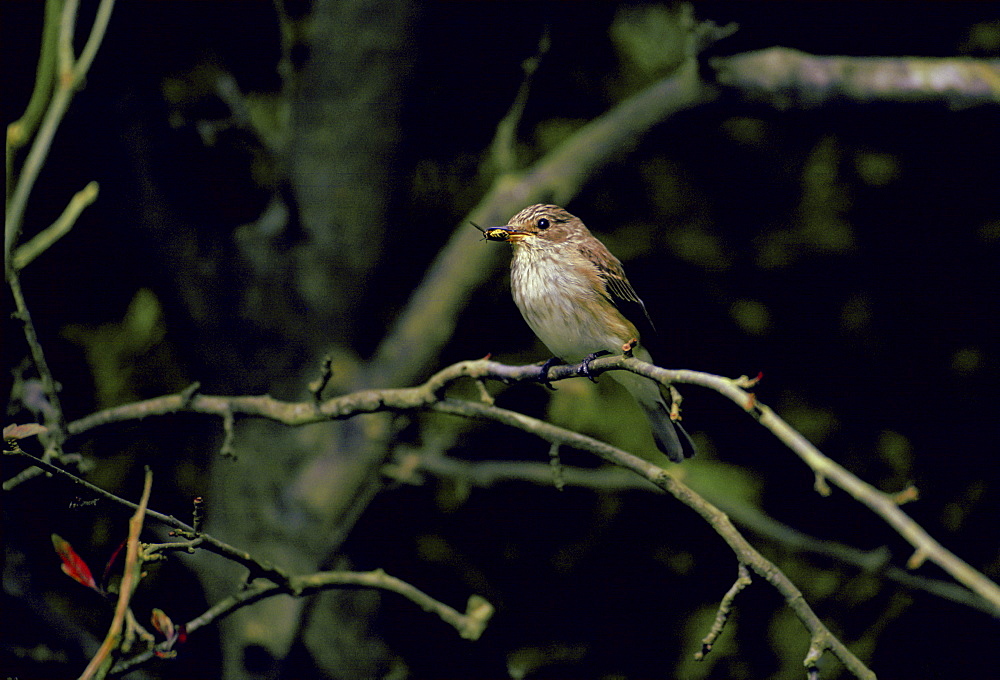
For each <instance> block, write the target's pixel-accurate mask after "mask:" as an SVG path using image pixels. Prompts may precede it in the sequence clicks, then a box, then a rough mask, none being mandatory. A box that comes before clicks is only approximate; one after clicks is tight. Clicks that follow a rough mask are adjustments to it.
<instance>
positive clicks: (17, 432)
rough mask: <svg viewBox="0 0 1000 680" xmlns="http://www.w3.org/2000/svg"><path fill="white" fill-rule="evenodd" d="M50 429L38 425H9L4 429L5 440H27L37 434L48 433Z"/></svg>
mask: <svg viewBox="0 0 1000 680" xmlns="http://www.w3.org/2000/svg"><path fill="white" fill-rule="evenodd" d="M48 431H49V428H47V427H45V426H44V425H39V424H38V423H25V424H24V425H8V426H7V427H5V428H4V429H3V438H4V439H5V440H7V439H27V438H28V437H34V436H35V435H36V434H42V433H43V432H48Z"/></svg>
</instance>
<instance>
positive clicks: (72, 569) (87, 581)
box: [52, 534, 98, 590]
mask: <svg viewBox="0 0 1000 680" xmlns="http://www.w3.org/2000/svg"><path fill="white" fill-rule="evenodd" d="M52 547H54V548H55V549H56V553H58V554H59V558H60V559H61V560H62V570H63V572H64V573H65V574H66V575H67V576H69V577H70V578H71V579H73V580H74V581H76V582H77V583H82V584H83V585H85V586H87V587H88V588H93V589H94V590H97V589H98V588H97V583H95V582H94V577H93V576H91V574H90V567H88V566H87V563H86V562H84V561H83V558H82V557H80V556H79V555H78V554H77V553H76V551H75V550H73V546H71V545H70V544H69V541H67V540H66V539H64V538H62V537H61V536H59V535H58V534H52Z"/></svg>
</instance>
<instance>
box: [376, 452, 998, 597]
mask: <svg viewBox="0 0 1000 680" xmlns="http://www.w3.org/2000/svg"><path fill="white" fill-rule="evenodd" d="M382 473H383V474H385V475H386V476H388V477H390V478H392V479H395V480H398V481H400V482H403V483H405V484H420V483H422V479H421V477H420V473H430V474H432V475H434V476H436V477H442V478H446V479H455V480H460V481H461V482H464V483H466V484H470V485H472V486H478V487H482V488H489V487H493V486H496V485H497V484H501V483H504V482H513V481H520V482H528V483H531V484H536V485H538V486H550V485H551V484H552V469H551V466H550V465H547V464H545V463H526V462H510V461H484V462H475V463H473V462H469V461H465V460H460V459H457V458H452V457H450V456H443V455H421V454H417V453H407V454H404V455H402V456H399V457H398V458H397V462H396V463H393V464H390V465H386V466H385V467H384V468H383V470H382ZM562 478H563V480H564V482H565V484H566V485H567V486H577V487H583V488H587V489H594V490H598V491H619V492H620V491H645V492H650V491H655V492H660V493H662V492H663V490H662V489H660V488H658V487H657V486H655V485H653V484H651V483H650V482H648V481H646V480H644V479H640V478H638V477H636V476H635V475H633V474H631V473H630V472H629V471H628V470H624V469H622V468H620V467H616V466H606V467H601V468H597V469H589V468H578V467H566V466H563V467H562ZM694 487H695V490H696V491H698V492H699V493H701V494H702V495H704V496H705V497H706V498H707V500H708V501H709V502H710V503H712V504H713V505H716V506H717V507H718V508H719V509H720V510H722V511H723V512H725V513H726V514H727V515H729V517H731V518H732V519H733V521H735V522H736V524H738V525H740V526H741V527H743V528H745V529H749V530H750V531H751V532H753V533H754V534H756V535H758V536H762V537H764V538H767V539H770V540H772V541H774V542H775V543H778V544H780V545H782V546H784V547H786V548H789V549H791V550H795V551H801V552H808V553H813V554H816V555H822V556H824V557H828V558H830V559H833V560H836V561H838V562H841V563H842V564H846V565H850V566H852V567H857V568H858V569H860V570H861V571H863V572H865V573H867V574H873V575H877V576H880V577H882V578H885V579H888V580H890V581H895V582H896V583H899V584H901V585H903V586H905V587H907V588H911V589H913V590H922V591H925V592H927V593H930V594H932V595H935V596H937V597H940V598H942V599H945V600H950V601H951V602H955V603H957V604H961V605H964V606H967V607H972V608H973V609H976V610H978V611H981V612H984V613H986V614H993V615H995V613H996V610H995V608H994V607H993V606H992V605H990V603H989V602H987V601H986V600H984V599H983V598H981V597H980V596H978V595H976V594H975V593H972V592H970V591H969V590H967V589H966V588H964V587H962V586H960V585H958V584H956V583H951V582H948V581H941V580H938V579H933V578H926V577H923V576H917V575H915V574H912V573H910V572H909V571H907V570H906V569H902V568H900V567H897V566H895V565H892V564H890V563H889V560H890V559H891V555H890V553H889V551H888V550H887V549H886V548H884V547H883V548H878V549H875V550H870V551H864V550H859V549H858V548H855V547H853V546H849V545H844V544H841V543H837V542H835V541H828V540H822V539H819V538H815V537H813V536H810V535H808V534H805V533H803V532H801V531H799V530H797V529H793V528H792V527H790V526H788V525H787V524H783V523H782V522H779V521H778V520H776V519H774V518H772V517H769V516H768V515H766V514H765V513H764V512H762V511H761V510H760V509H758V508H756V507H754V506H752V505H750V504H748V503H745V502H742V501H740V500H738V499H734V498H727V497H725V496H721V495H719V496H713V495H712V494H710V493H708V492H707V491H702V490H700V489H699V488H698V486H697V485H694Z"/></svg>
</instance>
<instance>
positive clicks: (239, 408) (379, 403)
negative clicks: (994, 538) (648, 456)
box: [68, 356, 1000, 616]
mask: <svg viewBox="0 0 1000 680" xmlns="http://www.w3.org/2000/svg"><path fill="white" fill-rule="evenodd" d="M590 367H591V370H592V372H593V373H594V374H595V375H599V374H600V373H603V372H604V371H608V370H621V369H625V370H629V371H632V372H633V373H637V374H639V375H644V376H646V377H648V378H651V379H653V380H656V381H657V382H659V383H661V384H664V385H669V384H671V383H688V384H693V385H700V386H702V387H707V388H709V389H711V390H714V391H716V392H718V393H719V394H722V395H723V396H725V397H727V398H728V399H730V400H731V401H733V402H734V403H736V404H737V405H738V406H739V407H740V408H742V409H743V410H745V411H747V412H748V413H749V414H750V415H752V416H753V417H754V418H756V419H757V421H758V422H759V423H760V424H761V425H763V426H764V427H766V428H767V429H769V430H770V431H771V432H772V433H773V434H774V435H775V436H777V437H778V439H779V440H781V441H782V442H783V443H784V444H785V445H786V446H788V447H789V448H790V449H792V451H794V452H795V453H796V454H797V455H798V456H799V457H800V458H802V460H803V461H804V462H805V463H806V464H807V465H808V466H809V467H810V468H811V469H812V470H813V471H814V472H815V473H816V475H817V476H818V477H820V478H822V479H829V480H830V481H832V482H833V483H834V484H835V485H837V486H838V487H840V488H842V489H844V490H845V491H847V492H848V493H849V494H851V496H853V497H854V498H855V499H856V500H858V501H860V502H861V503H863V504H864V505H866V506H868V507H869V508H870V509H871V510H872V511H874V512H875V513H876V514H877V515H879V516H880V517H882V518H883V519H884V520H885V521H886V522H887V523H888V524H889V525H890V526H892V527H893V528H894V529H895V530H896V531H897V532H899V534H900V535H901V536H903V537H904V538H905V539H906V540H907V541H909V542H910V543H911V544H912V545H913V546H914V548H915V549H916V551H917V552H916V553H915V554H916V555H919V556H921V557H923V558H926V559H930V560H931V561H933V562H935V563H936V564H938V566H940V567H941V568H943V569H944V570H945V571H947V572H948V573H949V574H951V576H952V577H953V578H955V579H956V580H957V581H958V582H960V583H962V584H963V585H965V586H966V587H968V588H969V589H970V590H972V591H973V592H974V593H976V594H977V595H979V596H981V597H983V598H984V599H985V600H987V601H988V602H989V603H990V604H991V606H992V607H994V614H995V615H997V616H1000V588H998V587H997V585H996V584H995V583H993V582H992V581H990V580H989V579H988V578H986V577H985V576H984V575H983V574H981V573H980V572H978V571H977V570H975V569H973V568H972V566H970V565H969V564H968V563H966V562H965V561H964V560H962V559H960V558H959V557H958V556H956V555H955V554H954V553H952V552H950V551H949V550H947V549H946V548H944V546H942V545H941V544H940V543H938V542H937V541H936V540H935V539H934V538H932V537H931V536H930V535H929V534H928V533H927V532H926V531H925V530H924V529H923V528H922V527H921V526H920V525H919V524H917V523H916V522H915V521H913V519H911V518H910V517H909V516H908V515H907V514H906V513H904V512H903V511H902V510H901V509H900V508H899V506H898V505H897V504H896V503H895V502H894V500H893V498H892V497H891V496H889V495H888V494H885V493H883V492H882V491H879V490H878V489H876V488H875V487H873V486H871V485H870V484H868V483H866V482H863V481H862V480H860V479H858V478H857V477H856V476H855V475H853V474H852V473H850V472H848V471H847V470H846V469H845V468H843V467H842V466H840V465H839V464H837V463H835V462H834V461H832V460H831V459H829V458H827V457H826V456H825V455H823V454H822V453H821V452H820V450H819V449H817V448H816V447H815V446H814V445H813V444H812V443H810V442H809V441H808V440H807V439H806V438H805V437H803V436H802V435H801V434H799V433H798V432H797V431H795V430H794V429H793V428H792V427H791V426H790V425H788V423H786V422H785V421H784V420H782V419H781V418H780V417H779V416H778V415H777V414H775V413H774V412H773V411H772V410H771V409H770V408H769V407H767V406H766V405H764V404H762V403H760V402H759V401H757V399H756V397H755V395H754V394H753V393H751V392H747V391H746V390H744V389H743V388H741V387H740V386H739V385H740V384H741V382H742V383H743V384H748V383H747V381H746V380H742V381H741V380H733V379H731V378H726V377H723V376H718V375H713V374H711V373H703V372H700V371H691V370H684V369H681V370H668V369H664V368H659V367H658V366H653V365H652V364H647V363H644V362H642V361H639V360H638V359H635V358H633V357H625V356H609V357H601V358H599V359H595V360H594V361H592V362H591V364H590ZM577 370H578V367H577V366H556V367H553V368H552V369H550V371H549V378H550V379H551V380H562V379H565V378H572V377H577ZM462 377H469V378H476V379H484V378H492V379H497V380H502V381H504V382H508V383H511V382H524V381H529V382H534V381H537V379H538V367H537V366H535V365H527V366H507V365H505V364H500V363H497V362H493V361H488V360H477V361H462V362H459V363H456V364H452V365H451V366H448V367H446V368H444V369H442V370H440V371H438V372H437V373H435V374H434V375H433V376H431V377H430V379H429V380H428V381H427V382H425V383H424V384H422V385H419V386H417V387H410V388H396V389H384V390H363V391H360V392H355V393H353V394H348V395H344V396H341V397H335V398H333V399H328V400H326V401H324V402H323V403H322V404H320V405H319V406H317V405H316V404H314V403H313V402H311V401H310V402H297V403H296V402H281V401H278V400H275V399H273V398H271V397H269V396H266V395H265V396H260V397H209V396H205V395H194V396H193V397H192V398H191V399H190V400H185V399H183V398H182V396H181V395H169V396H164V397H158V398H156V399H151V400H148V401H144V402H137V403H134V404H126V405H124V406H119V407H116V408H112V409H107V410H105V411H99V412H97V413H94V414H92V415H90V416H87V417H85V418H82V419H80V420H77V421H74V422H72V423H70V424H69V426H68V430H69V432H70V433H71V434H79V433H82V432H85V431H87V430H90V429H92V428H94V427H97V426H98V425H103V424H107V423H112V422H121V421H127V420H135V419H137V418H143V417H146V416H149V415H157V414H159V415H162V414H166V413H176V412H179V411H193V412H196V413H206V414H212V415H217V416H223V415H224V414H225V412H226V411H227V410H231V411H232V413H233V414H235V415H244V416H256V417H263V418H270V419H272V420H276V421H278V422H282V423H285V424H287V425H305V424H308V423H315V422H320V421H323V420H334V419H342V418H349V417H352V416H353V415H356V414H359V413H374V412H376V411H406V410H415V409H426V408H430V409H432V410H435V411H442V412H449V413H454V414H456V415H463V416H466V417H477V416H484V417H489V418H490V419H492V420H500V421H501V422H504V423H506V424H508V425H511V426H513V427H517V428H519V429H522V430H526V431H529V432H535V433H536V434H538V433H539V430H538V429H537V428H538V426H537V425H528V424H527V423H528V422H529V421H530V422H532V423H538V422H540V421H536V420H535V419H529V418H528V416H522V415H520V414H516V413H514V412H512V411H505V410H503V409H495V407H491V408H494V409H495V410H493V411H490V412H489V414H490V415H488V416H487V415H485V412H483V411H482V410H481V409H482V408H483V407H482V405H480V404H474V403H472V402H463V401H458V400H454V399H445V400H442V401H439V398H440V395H442V394H443V393H444V390H445V389H446V388H447V386H448V385H449V384H451V383H452V382H454V381H455V380H458V379H460V378H462ZM500 413H503V414H504V415H503V416H502V417H501V416H499V415H498V414H500ZM543 425H544V424H543ZM546 427H552V426H548V425H546ZM540 436H541V435H540ZM577 436H578V437H583V435H577ZM550 441H552V440H550ZM560 441H562V440H560ZM575 441H576V443H573V442H569V441H563V442H562V443H572V444H573V445H574V446H580V447H581V448H583V449H584V450H588V451H594V452H597V451H595V450H594V449H593V448H592V447H591V446H590V445H589V442H595V441H596V440H592V439H590V438H589V437H583V438H582V439H579V440H575ZM603 446H606V445H603ZM598 455H601V454H598ZM613 462H619V461H613ZM625 467H628V465H625ZM657 469H659V468H657ZM668 490H669V489H668Z"/></svg>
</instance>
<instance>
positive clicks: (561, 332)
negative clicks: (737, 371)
mask: <svg viewBox="0 0 1000 680" xmlns="http://www.w3.org/2000/svg"><path fill="white" fill-rule="evenodd" d="M484 234H485V235H486V238H488V239H490V240H493V241H508V242H509V243H511V245H512V246H513V248H514V257H513V258H512V259H511V263H510V287H511V292H512V293H513V295H514V302H515V303H516V304H517V307H518V309H520V310H521V316H523V317H524V320H525V321H527V322H528V325H529V326H531V330H533V331H534V332H535V335H537V336H538V338H539V339H540V340H541V341H542V342H543V343H545V346H546V347H548V348H549V351H551V352H552V354H553V355H555V357H556V359H555V361H568V362H572V363H577V362H580V361H582V362H584V364H583V372H584V373H585V374H586V375H588V376H589V368H588V366H589V362H590V361H591V360H593V359H594V357H595V356H601V355H603V354H622V353H623V352H624V350H625V349H626V348H627V347H628V346H630V345H631V346H633V350H632V353H633V355H634V356H635V357H636V358H638V359H642V360H643V361H647V362H650V363H652V361H653V359H652V357H651V356H650V354H649V351H648V349H647V347H648V346H649V344H650V343H651V341H652V339H653V333H654V331H653V324H652V321H651V320H650V318H649V315H648V314H647V313H646V307H645V305H643V303H642V300H640V299H639V296H638V295H636V292H635V290H633V289H632V285H631V284H630V283H629V282H628V279H627V278H625V271H624V270H623V269H622V263H621V262H619V261H618V258H616V257H615V256H614V255H612V254H611V252H610V251H609V250H608V249H607V248H606V247H604V244H603V243H601V242H600V241H598V240H597V239H596V238H594V235H593V234H591V233H590V230H589V229H587V227H586V226H584V224H583V222H582V221H581V220H580V219H579V218H578V217H575V216H573V215H571V214H569V213H568V212H566V211H565V210H563V209H562V208H560V207H559V206H557V205H533V206H531V207H530V208H525V209H524V210H522V211H521V212H519V213H518V214H516V215H514V217H512V218H511V219H510V222H508V223H507V225H506V226H503V227H493V228H491V229H486V230H484ZM640 331H641V332H640ZM636 341H638V344H637V345H636V344H635V342H636ZM551 365H552V362H546V365H545V366H544V367H543V369H542V370H543V372H547V371H548V368H549V367H550V366H551ZM608 375H610V376H611V377H612V378H613V379H614V380H616V381H617V382H619V383H621V385H622V386H624V387H625V389H626V390H628V391H629V393H630V394H631V395H632V396H633V397H634V398H635V400H636V401H637V402H638V403H639V406H640V407H642V410H643V411H644V412H645V413H646V416H647V417H648V418H649V424H650V426H651V427H652V430H653V439H654V440H655V441H656V446H657V447H658V448H659V449H660V451H662V452H663V453H665V454H666V455H667V456H668V457H669V458H670V460H673V461H677V462H679V461H681V460H683V459H684V458H689V457H690V456H693V455H694V445H693V443H692V442H691V438H690V437H689V436H688V434H687V432H685V431H684V428H683V427H681V424H680V423H679V422H678V421H676V420H673V419H672V418H671V417H670V409H669V408H668V407H667V402H666V401H665V399H664V396H663V394H662V392H661V389H660V385H659V384H658V383H656V382H654V381H652V380H650V379H649V378H645V377H643V376H641V375H638V374H636V373H631V372H629V371H614V372H611V373H609V374H608Z"/></svg>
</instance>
